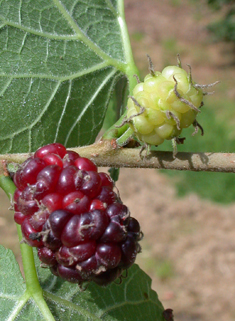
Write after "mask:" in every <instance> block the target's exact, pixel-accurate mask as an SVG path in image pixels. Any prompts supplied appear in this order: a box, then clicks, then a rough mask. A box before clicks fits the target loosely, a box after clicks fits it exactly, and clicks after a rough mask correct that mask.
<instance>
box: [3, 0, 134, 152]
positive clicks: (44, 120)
mask: <svg viewBox="0 0 235 321" xmlns="http://www.w3.org/2000/svg"><path fill="white" fill-rule="evenodd" d="M134 73H136V67H135V65H134V62H133V58H132V53H131V49H130V44H129V38H128V33H127V30H126V24H125V20H124V12H123V1H120V0H112V1H111V0H106V1H104V0H98V1H97V0H86V1H82V0H80V1H79V0H78V1H77V0H61V1H60V0H47V1H45V0H37V1H34V0H28V1H21V0H14V1H13V0H11V1H9V0H0V115H1V117H0V142H1V144H0V145H1V147H0V152H1V153H11V152H28V151H34V150H36V149H37V148H38V147H39V146H41V145H43V144H46V143H51V142H55V141H57V142H60V143H62V144H64V145H66V146H68V147H69V146H70V147H71V146H77V145H85V144H90V143H92V142H93V141H94V139H95V138H96V136H97V134H98V132H99V130H100V128H101V126H102V123H103V120H104V116H105V112H106V108H107V105H108V102H109V99H110V95H111V93H112V89H113V87H114V85H115V83H116V82H117V80H118V79H119V78H120V77H123V75H124V74H127V76H128V77H129V78H130V79H131V76H132V75H133V74H134ZM131 81H133V80H131Z"/></svg>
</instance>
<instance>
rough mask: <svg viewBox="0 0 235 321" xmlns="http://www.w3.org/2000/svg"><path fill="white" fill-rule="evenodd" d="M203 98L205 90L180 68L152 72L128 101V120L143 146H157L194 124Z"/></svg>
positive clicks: (167, 68) (171, 67)
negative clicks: (144, 144) (143, 143)
mask: <svg viewBox="0 0 235 321" xmlns="http://www.w3.org/2000/svg"><path fill="white" fill-rule="evenodd" d="M202 98H203V92H202V89H201V88H199V87H197V86H195V85H194V84H193V82H192V80H191V74H189V75H188V74H187V72H186V71H185V70H184V69H182V68H181V67H177V66H168V67H166V68H164V69H163V71H162V73H161V72H158V71H157V72H154V71H153V70H152V72H151V73H150V74H148V75H147V76H146V77H145V78H144V82H140V83H138V84H137V85H136V87H135V88H134V90H133V96H132V97H130V98H129V99H128V103H127V109H128V110H127V120H129V123H130V126H131V127H132V129H133V130H134V132H135V135H136V136H137V138H138V139H139V140H140V141H141V142H145V143H147V144H149V145H156V146H157V145H160V144H162V143H163V141H164V140H165V139H172V138H176V137H178V136H179V135H180V133H181V131H182V129H183V128H187V127H189V126H190V125H191V124H193V123H195V120H196V116H197V113H198V112H199V109H198V108H199V107H201V105H202Z"/></svg>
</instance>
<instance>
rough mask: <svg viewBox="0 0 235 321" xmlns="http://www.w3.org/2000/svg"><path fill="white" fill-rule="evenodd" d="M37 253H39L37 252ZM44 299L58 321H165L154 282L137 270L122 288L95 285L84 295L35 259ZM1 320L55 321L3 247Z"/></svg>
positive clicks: (1, 263)
mask: <svg viewBox="0 0 235 321" xmlns="http://www.w3.org/2000/svg"><path fill="white" fill-rule="evenodd" d="M35 252H36V251H35ZM35 260H36V267H37V271H38V277H39V281H40V284H41V287H42V289H43V296H44V298H45V300H46V302H47V304H48V306H49V308H50V310H51V312H52V314H53V316H54V319H55V320H59V321H62V320H66V321H77V320H79V321H85V320H86V321H97V320H104V321H143V320H156V321H163V320H164V319H163V316H162V312H163V310H164V309H163V306H162V304H161V303H160V301H159V300H158V297H157V294H156V292H154V291H153V290H151V280H150V278H149V277H148V276H147V275H146V274H145V273H144V272H143V271H142V270H141V269H140V268H139V267H138V266H137V265H134V266H133V267H132V268H131V269H130V270H129V275H128V278H126V279H124V280H123V282H122V284H115V283H113V284H111V285H110V286H107V287H105V288H103V287H99V286H97V285H95V284H93V283H91V284H89V286H88V288H87V289H86V290H85V291H83V292H81V290H80V289H79V287H78V285H76V284H71V283H68V282H66V281H63V280H62V279H60V278H57V277H55V276H53V275H52V274H51V272H50V271H49V270H48V269H42V268H41V267H40V266H39V265H40V262H39V260H38V258H37V256H36V255H35ZM0 267H1V268H0V282H1V283H0V284H1V286H0V319H1V320H2V321H10V320H20V321H23V320H39V321H44V320H50V321H51V320H52V318H51V317H50V316H48V318H47V317H46V313H44V315H43V313H42V309H41V307H42V302H41V300H42V298H40V297H38V298H37V297H33V296H32V294H31V293H30V292H29V291H28V290H27V289H26V287H25V284H24V282H23V278H22V276H21V274H20V270H19V266H18V264H17V262H16V260H15V258H14V255H13V253H12V252H11V251H10V250H6V249H5V248H4V247H3V246H0Z"/></svg>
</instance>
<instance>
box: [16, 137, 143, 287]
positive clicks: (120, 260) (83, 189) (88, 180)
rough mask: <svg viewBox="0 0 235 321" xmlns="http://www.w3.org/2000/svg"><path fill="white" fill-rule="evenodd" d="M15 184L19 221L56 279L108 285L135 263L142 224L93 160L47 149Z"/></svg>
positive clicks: (22, 170) (56, 147)
mask: <svg viewBox="0 0 235 321" xmlns="http://www.w3.org/2000/svg"><path fill="white" fill-rule="evenodd" d="M14 182H15V184H16V186H17V189H16V191H15V194H14V209H15V216H14V218H15V221H16V223H18V224H20V225H21V229H22V234H23V237H24V240H25V241H26V242H27V243H28V244H30V245H31V246H34V247H37V248H38V256H39V259H40V260H41V262H42V264H43V266H47V267H49V268H50V270H51V272H52V273H53V274H54V275H56V276H60V277H62V278H63V279H65V280H67V281H69V282H73V283H78V284H82V283H83V282H86V281H94V282H96V283H97V284H99V285H107V284H109V283H111V282H112V281H114V280H115V279H116V278H118V277H121V275H122V272H123V270H125V269H127V268H129V267H130V266H131V265H132V264H133V263H134V261H135V259H136V255H137V253H138V252H140V246H139V243H138V241H139V240H140V239H141V237H142V232H141V230H140V225H139V223H138V221H137V220H136V219H134V218H132V217H130V213H129V210H128V208H127V207H126V206H125V205H123V204H122V202H121V199H120V197H119V195H118V194H117V193H116V192H115V191H114V182H113V181H112V179H111V178H110V176H109V175H108V174H106V173H103V172H101V173H98V172H97V167H96V165H95V164H94V163H93V162H92V161H91V160H89V159H87V158H84V157H80V156H79V154H78V153H76V152H73V151H67V150H66V148H65V147H64V146H63V145H61V144H58V143H54V144H50V145H46V146H44V147H41V148H39V149H38V150H37V151H36V152H35V154H34V156H33V157H31V158H30V159H28V160H26V161H25V162H24V163H23V164H22V165H21V166H20V168H19V169H18V170H17V172H16V173H15V175H14Z"/></svg>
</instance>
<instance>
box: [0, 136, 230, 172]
mask: <svg viewBox="0 0 235 321" xmlns="http://www.w3.org/2000/svg"><path fill="white" fill-rule="evenodd" d="M71 150H74V151H76V152H78V153H79V154H80V155H81V156H82V157H87V158H90V159H92V160H93V161H94V162H95V163H96V165H97V166H102V167H115V168H120V167H130V168H131V167H132V168H134V167H135V168H136V167H138V168H157V169H170V170H172V169H174V170H190V171H211V172H227V173H228V172H232V173H235V153H185V152H178V153H177V155H176V157H175V158H173V153H172V151H170V152H161V151H154V152H150V154H149V155H148V156H147V157H144V158H140V155H139V149H137V148H117V146H116V145H115V144H112V143H111V142H110V141H99V142H97V143H95V144H93V145H89V146H84V147H77V148H72V149H71ZM30 155H31V154H5V155H0V171H1V166H2V162H1V160H5V161H6V162H7V163H11V162H15V163H22V162H23V161H24V160H26V159H27V157H29V156H30Z"/></svg>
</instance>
